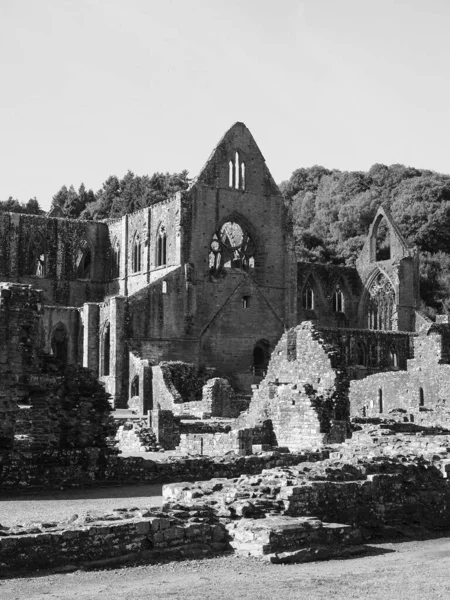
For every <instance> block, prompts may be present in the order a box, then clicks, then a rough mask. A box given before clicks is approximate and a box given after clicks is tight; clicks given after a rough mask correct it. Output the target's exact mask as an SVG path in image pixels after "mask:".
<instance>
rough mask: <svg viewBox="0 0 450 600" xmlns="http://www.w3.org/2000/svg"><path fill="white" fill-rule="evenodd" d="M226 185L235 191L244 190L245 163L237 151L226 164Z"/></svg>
mask: <svg viewBox="0 0 450 600" xmlns="http://www.w3.org/2000/svg"><path fill="white" fill-rule="evenodd" d="M228 185H229V187H230V188H235V189H236V190H245V162H244V161H243V160H242V158H241V155H240V154H239V152H238V151H237V150H236V152H235V153H234V157H233V159H232V160H231V159H230V161H229V162H228Z"/></svg>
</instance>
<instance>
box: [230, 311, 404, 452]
mask: <svg viewBox="0 0 450 600" xmlns="http://www.w3.org/2000/svg"><path fill="white" fill-rule="evenodd" d="M410 337H411V336H410V335H409V334H402V333H398V332H381V331H370V330H350V329H348V330H345V329H328V328H324V327H319V326H317V325H314V324H312V323H311V322H303V323H302V324H301V325H299V326H297V327H296V328H294V329H290V330H289V331H288V332H287V333H285V334H284V335H283V336H282V338H281V340H280V342H279V343H278V345H277V346H276V348H275V350H274V352H273V353H272V358H271V361H270V364H269V368H268V372H267V376H266V377H265V379H264V380H263V381H262V382H261V383H260V385H259V387H257V386H256V387H255V389H254V391H253V397H252V400H251V403H250V407H249V410H248V413H246V414H244V415H242V416H241V417H239V419H238V420H237V426H238V427H243V426H245V425H247V426H256V425H257V424H261V423H263V422H264V421H265V420H271V421H272V424H273V431H274V434H275V437H276V441H277V443H278V444H279V445H280V446H287V447H289V448H290V449H291V450H296V449H298V448H302V447H305V446H308V445H317V444H322V443H327V442H328V443H332V442H339V441H343V439H345V436H346V433H347V424H348V421H349V414H350V407H349V398H348V389H349V384H350V380H352V379H359V378H361V377H364V376H365V375H366V374H367V373H368V372H370V369H372V370H378V369H380V370H381V369H389V368H390V369H395V370H398V369H399V368H404V366H406V361H407V359H408V357H409V356H410V352H411V350H410ZM393 344H395V348H396V349H397V351H398V365H399V366H398V367H394V365H393V364H392V359H391V356H390V350H391V348H392V346H393ZM361 345H363V347H364V348H367V354H364V356H365V357H366V358H367V364H366V365H363V364H361V365H359V364H358V361H359V354H360V353H359V351H358V348H361ZM363 381H365V380H363Z"/></svg>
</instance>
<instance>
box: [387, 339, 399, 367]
mask: <svg viewBox="0 0 450 600" xmlns="http://www.w3.org/2000/svg"><path fill="white" fill-rule="evenodd" d="M389 359H390V361H391V365H392V366H393V367H395V368H397V367H398V353H397V350H396V348H395V346H393V345H392V346H391V347H390V349H389Z"/></svg>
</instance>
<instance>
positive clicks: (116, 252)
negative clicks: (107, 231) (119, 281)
mask: <svg viewBox="0 0 450 600" xmlns="http://www.w3.org/2000/svg"><path fill="white" fill-rule="evenodd" d="M119 276H120V245H119V242H117V241H116V242H115V243H114V244H113V249H112V278H113V279H116V278H117V277H119Z"/></svg>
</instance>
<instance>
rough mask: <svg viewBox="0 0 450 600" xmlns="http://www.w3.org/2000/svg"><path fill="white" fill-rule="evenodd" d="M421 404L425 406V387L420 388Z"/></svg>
mask: <svg viewBox="0 0 450 600" xmlns="http://www.w3.org/2000/svg"><path fill="white" fill-rule="evenodd" d="M419 406H425V394H424V393H423V388H419Z"/></svg>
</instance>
